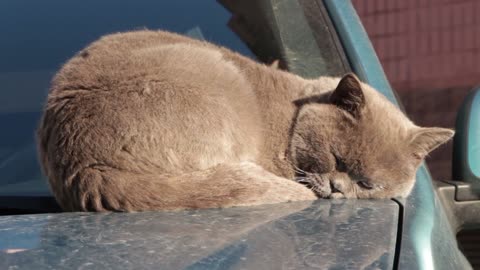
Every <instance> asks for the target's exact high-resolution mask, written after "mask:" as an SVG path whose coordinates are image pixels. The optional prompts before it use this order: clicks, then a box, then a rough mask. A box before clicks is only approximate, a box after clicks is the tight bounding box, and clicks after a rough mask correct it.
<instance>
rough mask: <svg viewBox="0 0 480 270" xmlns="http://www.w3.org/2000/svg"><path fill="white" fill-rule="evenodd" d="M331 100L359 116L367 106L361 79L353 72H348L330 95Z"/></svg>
mask: <svg viewBox="0 0 480 270" xmlns="http://www.w3.org/2000/svg"><path fill="white" fill-rule="evenodd" d="M330 102H331V103H333V104H335V105H337V106H338V107H340V108H342V109H344V110H346V111H347V112H349V113H351V114H352V115H353V116H355V117H358V116H359V115H360V111H361V110H362V108H363V107H364V106H365V95H364V94H363V90H362V86H361V84H360V80H359V79H358V78H357V76H355V75H354V74H353V73H347V74H346V75H345V76H343V78H342V79H341V80H340V82H339V83H338V86H337V88H336V89H335V90H334V91H333V92H332V94H331V95H330Z"/></svg>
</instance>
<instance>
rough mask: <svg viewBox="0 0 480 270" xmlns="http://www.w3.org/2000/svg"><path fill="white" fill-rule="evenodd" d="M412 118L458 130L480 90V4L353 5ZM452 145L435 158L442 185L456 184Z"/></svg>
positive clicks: (375, 1) (419, 0) (446, 0)
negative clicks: (466, 101) (461, 112)
mask: <svg viewBox="0 0 480 270" xmlns="http://www.w3.org/2000/svg"><path fill="white" fill-rule="evenodd" d="M352 2H353V3H354V5H355V8H356V9H357V12H358V14H359V16H360V18H361V20H362V22H363V25H364V26H365V28H366V30H367V33H368V35H369V36H370V39H371V41H372V43H373V46H374V47H375V50H376V51H377V54H378V57H379V58H380V61H381V62H382V65H383V67H384V70H385V72H386V74H387V77H388V79H389V81H390V83H391V84H392V87H393V88H394V89H395V90H396V91H397V92H398V94H399V95H400V98H401V100H402V102H403V105H404V106H405V110H406V112H407V114H408V116H409V117H410V118H411V119H412V120H413V121H414V122H415V123H417V124H419V125H423V126H440V127H450V128H453V127H454V126H455V117H456V113H457V111H458V108H459V106H460V105H461V102H462V100H463V98H464V97H465V96H466V95H467V93H468V92H469V91H470V90H471V89H472V88H473V87H474V86H476V85H480V69H479V68H477V65H478V63H480V16H479V14H480V1H479V0H401V1H391V0H390V1H389V0H353V1H352ZM451 158H452V142H450V143H449V144H448V145H447V147H445V146H444V147H441V148H439V149H437V150H435V151H434V152H433V153H431V155H430V157H429V158H427V163H428V165H429V168H430V172H431V173H432V176H433V177H434V179H436V180H450V179H451V178H452V176H451V175H452V173H451Z"/></svg>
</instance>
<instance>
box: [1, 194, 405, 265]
mask: <svg viewBox="0 0 480 270" xmlns="http://www.w3.org/2000/svg"><path fill="white" fill-rule="evenodd" d="M398 215H399V206H398V204H397V203H395V202H394V201H391V200H338V201H337V200H318V201H315V202H298V203H284V204H275V205H263V206H258V207H238V208H228V209H208V210H194V211H176V212H141V213H101V214H98V213H60V214H39V215H23V216H4V217H0V269H10V268H15V269H63V268H68V269H70V268H75V269H77V268H78V269H111V268H114V269H124V268H134V269H137V268H142V269H347V268H348V269H349V268H356V269H357V268H362V269H363V268H366V269H378V268H379V269H392V267H393V258H394V253H395V241H396V236H397V226H398Z"/></svg>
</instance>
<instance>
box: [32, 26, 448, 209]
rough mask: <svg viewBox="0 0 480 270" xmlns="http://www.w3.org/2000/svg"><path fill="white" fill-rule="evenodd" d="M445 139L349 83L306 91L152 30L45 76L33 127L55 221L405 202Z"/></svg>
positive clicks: (275, 74) (88, 52) (268, 71)
mask: <svg viewBox="0 0 480 270" xmlns="http://www.w3.org/2000/svg"><path fill="white" fill-rule="evenodd" d="M452 135H453V131H451V130H449V129H443V128H421V127H417V126H415V125H414V124H413V123H412V122H411V121H409V120H408V119H407V118H406V117H405V116H404V115H403V113H402V112H400V111H399V110H398V109H397V108H396V107H395V106H394V105H392V104H391V103H390V102H388V101H387V99H386V98H385V97H383V96H382V95H381V94H379V93H378V92H377V91H375V90H373V89H372V88H371V87H370V86H368V85H366V84H363V83H361V82H360V81H359V80H358V79H357V78H356V77H355V76H354V75H352V74H347V75H345V76H344V77H343V78H342V79H340V78H329V77H320V78H318V79H316V80H306V79H302V78H300V77H298V76H296V75H293V74H290V73H288V72H284V71H281V70H278V69H276V68H274V67H269V66H266V65H262V64H258V63H256V62H254V61H252V60H250V59H248V58H246V57H243V56H241V55H239V54H236V53H234V52H231V51H229V50H227V49H225V48H222V47H217V46H215V45H213V44H210V43H207V42H201V41H197V40H193V39H190V38H187V37H184V36H180V35H176V34H172V33H167V32H162V31H137V32H128V33H119V34H112V35H108V36H104V37H102V38H101V39H100V40H98V41H96V42H94V43H93V44H91V45H90V46H88V47H87V48H85V49H84V50H82V51H81V52H79V53H78V54H77V55H76V56H75V57H73V58H72V59H71V60H70V61H69V62H68V63H66V64H65V65H64V66H63V67H62V69H61V70H60V71H59V72H58V74H57V75H56V76H55V78H54V80H53V82H52V87H51V91H50V93H49V96H48V100H47V104H46V107H45V113H44V116H43V119H42V121H41V124H40V127H39V130H38V140H39V153H40V157H41V161H42V165H43V169H44V171H45V173H46V174H47V176H48V178H49V181H50V186H51V189H52V191H53V193H54V194H55V197H56V199H57V201H58V202H59V204H60V205H61V206H62V207H63V209H64V210H66V211H109V210H110V211H138V210H150V209H184V208H208V207H228V206H241V205H258V204H266V203H277V202H286V201H300V200H313V199H316V198H317V195H318V196H320V197H325V198H340V197H347V198H388V197H394V196H405V195H407V194H408V193H409V191H410V190H411V188H412V186H413V184H414V176H415V171H416V169H417V167H418V166H419V165H420V163H421V161H422V159H423V158H424V157H425V155H426V154H427V153H428V152H430V151H431V150H433V149H434V148H436V147H437V146H439V145H440V144H442V143H444V142H445V141H447V140H448V139H449V138H451V137H452ZM296 172H297V173H303V174H304V175H303V176H302V177H300V181H301V182H306V183H307V184H308V185H309V187H310V188H308V187H306V186H304V185H302V184H300V183H298V182H296V181H293V179H294V177H295V175H296Z"/></svg>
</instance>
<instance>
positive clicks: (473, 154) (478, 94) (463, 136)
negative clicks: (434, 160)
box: [452, 87, 480, 186]
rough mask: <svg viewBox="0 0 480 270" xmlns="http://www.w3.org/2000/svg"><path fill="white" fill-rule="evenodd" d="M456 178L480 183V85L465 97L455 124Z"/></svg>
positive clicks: (453, 174)
mask: <svg viewBox="0 0 480 270" xmlns="http://www.w3.org/2000/svg"><path fill="white" fill-rule="evenodd" d="M455 130H456V131H455V137H454V139H453V161H452V162H453V164H452V165H453V166H452V169H453V171H452V176H453V179H454V180H460V181H463V182H468V183H471V184H472V185H473V186H477V185H480V87H479V88H477V89H475V90H474V91H472V92H470V93H469V94H468V95H467V97H466V98H465V100H464V102H463V104H462V106H461V108H460V110H459V112H458V114H457V121H456V124H455Z"/></svg>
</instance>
